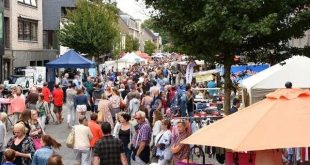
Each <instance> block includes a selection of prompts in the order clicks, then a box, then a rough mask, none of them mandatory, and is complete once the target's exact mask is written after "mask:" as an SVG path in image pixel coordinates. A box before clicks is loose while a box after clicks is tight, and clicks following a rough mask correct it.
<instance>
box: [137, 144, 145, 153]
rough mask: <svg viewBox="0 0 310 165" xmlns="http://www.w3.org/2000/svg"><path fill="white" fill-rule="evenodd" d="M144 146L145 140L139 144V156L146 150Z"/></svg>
mask: <svg viewBox="0 0 310 165" xmlns="http://www.w3.org/2000/svg"><path fill="white" fill-rule="evenodd" d="M144 147H145V142H140V144H139V148H138V151H137V154H136V155H137V156H139V155H140V154H141V152H142V151H143V150H144Z"/></svg>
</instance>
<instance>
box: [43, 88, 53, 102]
mask: <svg viewBox="0 0 310 165" xmlns="http://www.w3.org/2000/svg"><path fill="white" fill-rule="evenodd" d="M42 94H43V96H44V101H46V102H47V103H50V95H51V91H50V89H48V87H43V88H42Z"/></svg>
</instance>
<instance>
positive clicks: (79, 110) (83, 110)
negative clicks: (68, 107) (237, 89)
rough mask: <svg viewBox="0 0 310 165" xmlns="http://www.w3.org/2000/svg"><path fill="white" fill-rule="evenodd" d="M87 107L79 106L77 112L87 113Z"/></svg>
mask: <svg viewBox="0 0 310 165" xmlns="http://www.w3.org/2000/svg"><path fill="white" fill-rule="evenodd" d="M86 110H87V106H86V105H77V106H76V111H77V112H86Z"/></svg>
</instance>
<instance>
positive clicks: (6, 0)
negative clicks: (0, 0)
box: [4, 0, 10, 9]
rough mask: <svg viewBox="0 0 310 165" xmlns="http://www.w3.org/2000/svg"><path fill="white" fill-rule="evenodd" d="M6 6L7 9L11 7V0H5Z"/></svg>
mask: <svg viewBox="0 0 310 165" xmlns="http://www.w3.org/2000/svg"><path fill="white" fill-rule="evenodd" d="M4 8H6V9H9V8H10V0H4Z"/></svg>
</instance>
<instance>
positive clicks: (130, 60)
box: [118, 52, 147, 63]
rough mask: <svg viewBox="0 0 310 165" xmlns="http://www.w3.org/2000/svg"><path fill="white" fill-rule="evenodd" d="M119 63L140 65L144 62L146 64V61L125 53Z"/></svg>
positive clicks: (135, 55)
mask: <svg viewBox="0 0 310 165" xmlns="http://www.w3.org/2000/svg"><path fill="white" fill-rule="evenodd" d="M118 61H119V62H128V63H140V62H144V63H147V60H146V59H144V58H142V57H140V56H138V55H137V54H135V53H133V52H132V53H127V54H125V55H124V56H123V57H122V58H121V59H119V60H118Z"/></svg>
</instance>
